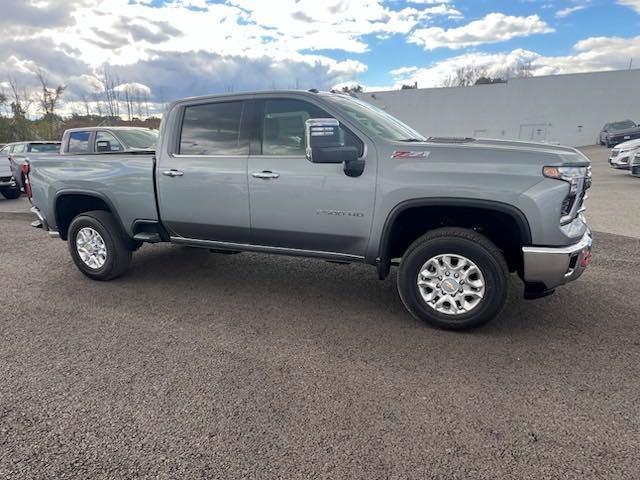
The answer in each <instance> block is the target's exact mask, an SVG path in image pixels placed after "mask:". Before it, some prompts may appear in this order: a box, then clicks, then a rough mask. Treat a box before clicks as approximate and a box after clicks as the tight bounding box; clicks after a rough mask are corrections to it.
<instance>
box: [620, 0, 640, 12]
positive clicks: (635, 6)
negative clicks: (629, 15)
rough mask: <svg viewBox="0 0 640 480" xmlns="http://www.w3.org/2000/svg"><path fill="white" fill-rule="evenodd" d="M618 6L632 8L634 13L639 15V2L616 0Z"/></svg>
mask: <svg viewBox="0 0 640 480" xmlns="http://www.w3.org/2000/svg"><path fill="white" fill-rule="evenodd" d="M618 3H619V4H620V5H624V6H626V7H631V8H633V9H634V10H635V11H636V12H638V13H640V0H618Z"/></svg>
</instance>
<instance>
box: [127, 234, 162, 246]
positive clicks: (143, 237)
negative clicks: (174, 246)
mask: <svg viewBox="0 0 640 480" xmlns="http://www.w3.org/2000/svg"><path fill="white" fill-rule="evenodd" d="M133 239H134V240H138V241H139V242H146V243H160V242H161V241H162V239H161V238H160V234H159V233H154V232H140V233H136V234H135V235H134V236H133Z"/></svg>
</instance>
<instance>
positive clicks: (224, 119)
mask: <svg viewBox="0 0 640 480" xmlns="http://www.w3.org/2000/svg"><path fill="white" fill-rule="evenodd" d="M244 112H245V102H243V101H225V102H209V103H202V104H196V105H188V106H185V107H183V112H182V124H181V127H180V128H179V129H178V141H177V142H175V143H176V145H175V146H174V147H173V148H171V147H170V148H169V150H170V151H173V150H174V151H175V152H174V153H168V154H167V153H164V152H162V153H161V155H160V161H159V164H158V169H157V172H156V175H157V182H158V205H159V208H160V216H161V218H162V219H163V223H164V224H165V226H166V227H167V228H168V229H169V230H170V233H171V235H172V236H179V237H183V238H194V239H200V240H216V241H223V242H236V243H246V242H248V241H249V192H248V185H247V158H248V155H249V141H248V136H247V135H245V133H244V131H245V130H246V129H245V126H244V124H245V118H244Z"/></svg>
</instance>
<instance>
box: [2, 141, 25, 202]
mask: <svg viewBox="0 0 640 480" xmlns="http://www.w3.org/2000/svg"><path fill="white" fill-rule="evenodd" d="M8 156H9V146H8V145H7V146H5V147H2V149H0V194H2V196H3V197H5V198H7V199H10V200H13V199H14V198H18V197H19V196H20V187H18V184H17V182H16V179H15V178H14V177H13V174H12V173H11V168H10V165H9V158H8Z"/></svg>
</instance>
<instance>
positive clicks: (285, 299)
mask: <svg viewBox="0 0 640 480" xmlns="http://www.w3.org/2000/svg"><path fill="white" fill-rule="evenodd" d="M122 281H123V282H126V283H128V284H134V285H136V286H140V288H145V286H146V285H155V284H158V282H159V283H160V285H161V286H162V288H161V289H160V290H161V291H162V292H163V294H162V296H161V298H160V301H161V302H165V301H166V302H172V301H176V300H178V299H179V300H180V301H181V302H183V303H184V302H185V301H186V302H188V303H189V304H190V305H192V306H193V307H194V308H191V307H189V311H190V315H189V319H190V321H192V322H196V321H198V319H199V318H205V321H206V315H205V316H201V315H200V314H201V313H202V310H201V309H199V308H198V307H202V308H204V309H206V308H207V307H209V306H211V305H217V306H219V307H224V308H225V309H230V310H234V311H236V312H237V313H241V312H244V313H251V314H256V313H260V314H263V315H265V316H269V315H275V316H277V317H278V318H282V317H283V316H300V315H304V316H314V317H317V318H320V319H323V320H320V321H325V322H327V324H331V323H334V322H355V323H357V324H358V325H368V326H369V327H371V326H373V325H377V326H381V325H383V324H386V325H387V326H391V325H394V326H396V327H397V326H398V325H402V326H404V327H407V328H415V329H419V330H425V331H426V332H438V334H446V335H460V334H461V333H452V332H443V331H440V330H436V329H433V328H430V327H429V326H427V325H425V324H423V323H422V322H420V321H417V320H415V319H414V318H413V317H412V316H411V315H410V314H409V313H408V312H407V311H406V310H405V308H404V306H403V304H402V301H401V300H400V297H399V295H398V293H397V290H396V285H395V282H396V271H395V269H392V272H391V274H390V275H389V277H388V278H387V279H385V280H384V281H379V280H378V279H377V277H376V272H375V269H374V268H373V267H370V266H368V265H361V264H351V265H336V264H332V263H328V262H324V261H320V260H313V259H301V258H291V257H282V256H275V255H273V256H272V255H258V254H251V253H241V254H237V255H222V254H211V253H209V252H208V251H207V250H204V249H197V248H186V247H171V246H160V247H150V248H149V247H145V248H143V249H142V250H141V251H139V252H138V253H137V254H136V255H135V256H134V262H133V264H132V268H131V270H130V271H129V272H128V273H127V275H126V276H125V277H124V278H123V279H122ZM581 283H582V282H581ZM136 288H137V287H136ZM522 289H523V286H522V283H521V281H520V280H519V279H518V278H517V277H516V276H515V275H513V276H512V278H511V284H510V295H509V298H508V301H507V305H506V306H505V309H504V310H503V312H502V313H501V314H500V316H499V317H497V318H496V319H495V320H494V321H492V322H490V323H489V324H487V325H486V326H484V327H481V328H478V329H473V330H470V331H468V332H465V333H470V334H474V335H483V336H484V335H489V336H502V335H508V336H513V335H518V334H525V333H526V334H532V333H533V334H536V332H537V333H542V332H545V334H546V335H549V333H550V329H551V330H553V328H554V327H556V328H562V329H565V328H567V327H571V325H573V326H575V327H576V328H577V327H579V326H580V325H583V320H584V318H585V316H584V314H578V313H577V312H576V309H575V306H574V303H575V302H573V301H572V295H575V292H573V290H580V289H581V288H580V287H578V286H575V287H574V286H568V287H565V289H561V290H560V291H558V292H557V293H556V294H555V295H554V296H552V297H548V298H544V299H539V300H536V301H525V300H524V299H522ZM578 310H580V309H578ZM583 313H586V312H583ZM339 317H343V318H339ZM465 333H462V334H463V335H464V334H465Z"/></svg>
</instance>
